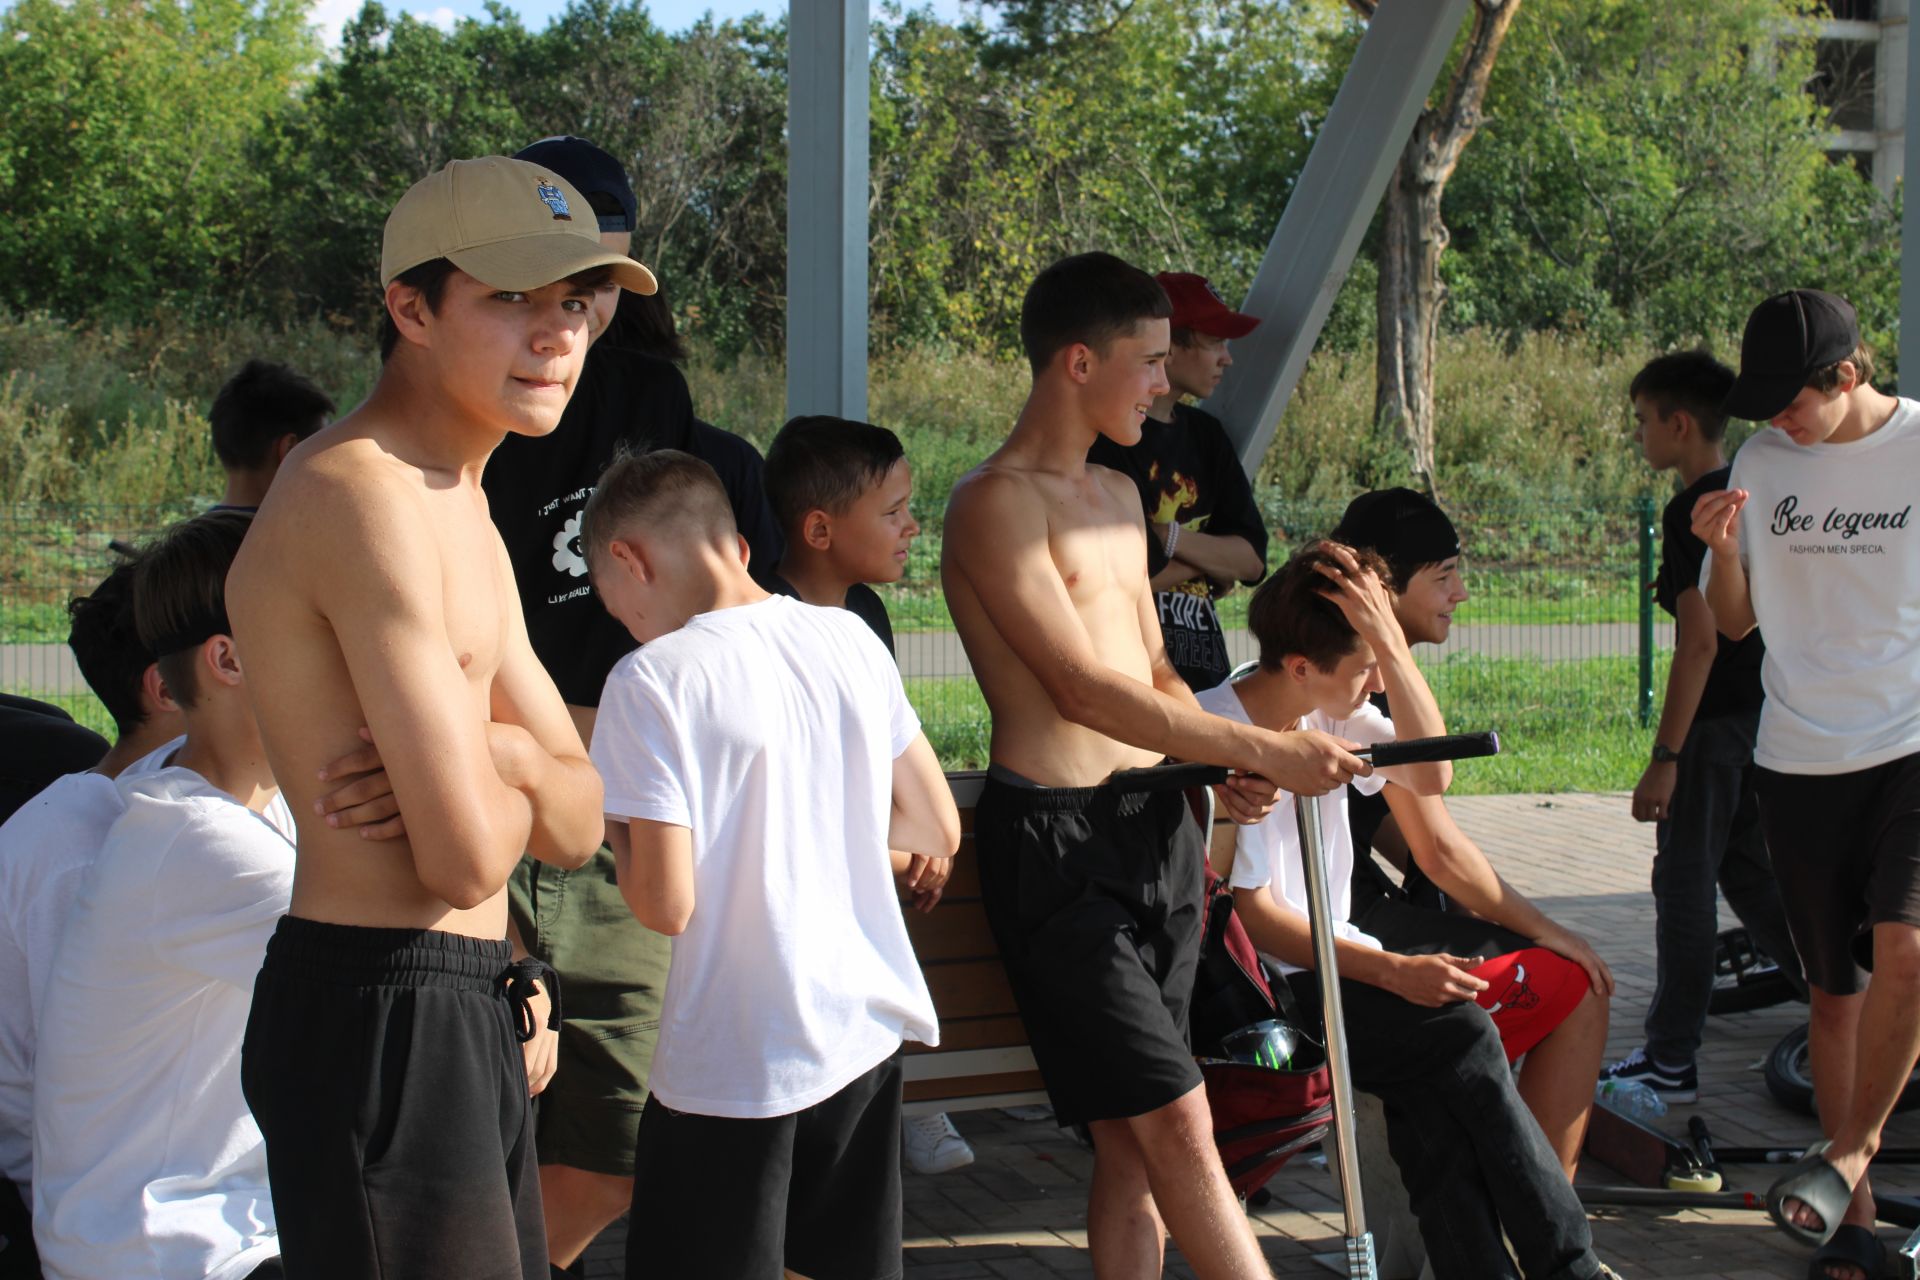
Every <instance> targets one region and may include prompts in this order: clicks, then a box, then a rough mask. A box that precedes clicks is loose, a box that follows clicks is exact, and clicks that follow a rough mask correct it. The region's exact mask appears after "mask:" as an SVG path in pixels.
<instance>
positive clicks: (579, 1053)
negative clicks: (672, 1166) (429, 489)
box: [480, 137, 780, 1267]
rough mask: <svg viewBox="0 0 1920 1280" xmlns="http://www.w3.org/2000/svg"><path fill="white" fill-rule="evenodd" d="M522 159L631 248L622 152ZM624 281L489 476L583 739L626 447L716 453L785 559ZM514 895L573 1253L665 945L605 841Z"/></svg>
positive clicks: (618, 650) (626, 1138)
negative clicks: (594, 551) (592, 539)
mask: <svg viewBox="0 0 1920 1280" xmlns="http://www.w3.org/2000/svg"><path fill="white" fill-rule="evenodd" d="M516 158H517V159H521V160H527V161H530V162H532V163H535V164H539V165H543V166H546V167H547V168H549V169H551V170H553V171H554V172H555V173H557V174H558V175H559V176H560V177H561V178H563V179H565V180H566V181H567V182H569V183H571V184H572V185H573V187H574V189H575V190H577V191H578V192H579V193H580V195H581V196H582V197H583V198H584V199H585V200H586V202H587V203H588V205H589V206H590V207H591V210H592V213H593V215H594V217H595V218H596V219H597V221H598V224H599V228H600V242H601V243H602V244H603V245H605V246H606V247H608V248H609V249H612V250H614V251H616V252H618V253H622V254H624V253H626V252H627V251H628V249H629V248H630V247H631V245H632V241H633V232H634V230H635V229H636V226H637V210H638V201H637V200H636V199H635V196H634V193H633V188H632V186H631V185H630V184H629V183H628V181H627V175H626V171H625V170H624V169H623V168H622V167H621V165H620V162H619V161H618V160H616V159H615V158H614V157H613V156H611V155H609V154H607V153H606V152H605V151H602V150H601V149H600V148H599V147H596V146H594V145H593V144H592V143H590V142H587V141H586V140H584V139H581V138H574V137H555V138H543V139H541V140H540V141H539V142H536V143H534V144H533V145H532V146H529V147H527V148H525V149H524V150H522V151H521V152H520V153H519V155H518V156H517V157H516ZM627 293H628V291H627V290H625V289H618V288H607V289H602V290H600V291H599V292H598V293H597V294H596V296H595V298H594V301H593V313H592V316H591V318H590V320H589V322H588V338H589V341H590V342H591V343H592V345H591V346H590V347H589V348H588V350H587V357H586V362H585V364H584V365H583V366H582V368H581V371H580V379H579V382H578V383H577V384H576V385H575V387H574V390H573V397H572V398H571V399H570V400H568V402H567V408H566V412H565V413H564V414H562V415H561V418H560V424H559V426H558V427H556V428H555V429H554V431H553V433H552V434H551V435H547V436H541V437H538V438H536V437H533V436H521V435H509V436H508V437H507V438H506V439H505V440H502V441H501V442H500V445H499V447H498V448H496V449H495V450H494V451H493V455H492V457H491V458H489V459H488V461H487V468H486V471H485V472H484V473H483V474H482V476H481V479H480V484H481V487H482V488H483V489H484V490H485V491H486V495H487V504H488V509H489V512H490V514H491V515H492V517H493V523H494V526H495V527H496V528H498V529H499V531H500V539H501V541H502V542H503V543H505V544H506V548H507V555H508V558H509V559H511V560H512V562H513V577H514V582H515V584H516V585H517V587H518V589H519V593H520V607H521V611H522V612H523V613H524V614H525V615H526V620H527V639H528V640H529V641H530V642H531V644H532V645H533V651H534V653H535V655H536V656H537V657H538V658H539V659H540V663H541V665H542V666H544V667H545V668H546V669H547V674H548V675H550V676H551V677H552V678H553V683H554V685H555V687H557V688H558V689H559V691H560V697H561V699H562V700H563V701H564V702H565V703H566V704H567V710H568V712H569V713H570V714H571V715H572V717H573V721H574V725H575V727H576V728H578V729H579V731H580V736H581V739H582V740H583V741H586V742H591V741H592V739H593V724H594V717H595V714H596V712H597V710H598V708H599V705H600V690H601V687H602V686H603V685H604V684H605V683H606V679H607V673H608V672H609V671H611V670H612V669H613V666H614V664H615V663H617V662H618V661H619V660H620V659H621V658H623V657H624V656H626V655H627V654H628V653H630V652H632V650H633V637H632V636H630V635H628V634H627V630H626V628H625V627H623V626H621V625H620V624H619V623H618V622H616V621H614V620H613V619H612V618H609V617H608V616H607V613H606V610H604V609H602V608H601V607H600V603H599V602H598V601H597V600H595V599H594V598H593V587H592V585H591V583H590V582H589V581H588V577H587V560H586V552H585V549H584V548H583V547H582V545H581V542H580V522H581V518H582V515H583V514H584V511H585V508H586V504H587V498H588V497H589V496H590V495H591V494H592V493H593V487H594V484H595V483H596V482H597V481H598V479H599V477H600V473H601V471H602V470H603V469H604V468H605V467H606V465H607V464H608V462H610V461H611V460H612V459H613V456H614V454H615V453H616V452H617V451H618V450H620V449H622V448H625V449H629V450H632V451H635V452H646V451H648V450H653V449H680V450H684V451H686V452H688V453H691V454H693V455H694V456H695V457H697V458H700V459H701V460H702V461H704V462H706V463H708V464H709V465H710V466H712V467H713V469H714V471H715V472H717V473H718V474H719V476H720V480H721V484H722V486H723V487H724V488H725V489H726V491H727V499H728V502H729V503H730V505H731V506H732V508H733V512H734V519H735V523H736V524H737V525H738V527H739V529H740V532H741V533H742V535H743V536H745V537H746V539H747V543H748V546H749V547H750V548H751V549H752V563H753V567H754V569H755V570H756V572H758V571H760V570H761V568H762V567H763V566H766V567H770V566H772V565H773V563H774V562H775V561H777V560H778V559H779V558H780V546H779V533H778V531H777V530H776V529H775V528H774V527H773V519H772V516H771V515H770V514H769V513H768V511H767V500H766V495H765V493H764V492H763V491H762V489H761V485H760V467H761V463H760V455H759V453H758V452H757V451H755V449H754V447H753V445H752V444H750V443H748V442H747V441H746V440H743V439H741V438H740V437H739V436H736V435H732V434H730V433H728V432H725V431H722V430H720V429H719V428H717V427H711V426H708V425H707V424H706V423H704V422H701V421H699V420H698V419H696V418H695V417H694V415H693V401H692V397H691V396H690V395H689V394H688V391H687V381H686V379H685V378H684V377H683V376H681V373H680V370H679V369H677V368H675V367H674V366H673V365H672V364H671V363H669V362H668V361H666V360H663V359H660V358H658V357H657V356H654V355H650V354H646V352H645V351H644V350H642V349H641V348H642V346H644V345H650V344H646V343H643V342H642V341H641V340H640V338H639V336H637V333H636V330H637V329H639V328H640V327H641V326H638V325H636V324H635V323H633V322H632V321H631V320H630V319H629V316H630V313H631V311H632V310H633V304H632V302H630V301H628V300H627V297H626V295H627ZM650 303H651V300H650V301H649V304H650ZM507 893H508V903H509V907H510V909H511V920H512V925H513V930H514V933H515V934H516V935H517V936H516V941H517V942H518V943H519V944H520V945H521V946H524V947H525V948H526V949H527V950H528V951H530V952H531V953H532V954H534V955H536V956H538V957H539V958H540V959H541V960H544V961H546V962H547V964H549V965H551V966H552V967H553V968H554V969H555V970H556V971H558V972H559V974H560V978H561V982H562V984H563V986H564V989H565V1011H566V1020H565V1022H564V1023H563V1024H562V1025H561V1029H560V1040H559V1046H558V1050H557V1053H558V1069H557V1070H556V1072H555V1073H554V1076H553V1081H552V1083H551V1084H550V1085H549V1086H548V1087H547V1088H546V1090H545V1091H544V1092H543V1093H542V1094H541V1097H540V1103H539V1124H540V1131H539V1148H540V1161H541V1164H540V1189H541V1198H542V1200H543V1202H544V1205H545V1210H546V1222H547V1246H548V1251H549V1256H550V1259H551V1261H552V1262H553V1263H554V1265H556V1266H561V1267H565V1266H569V1265H571V1264H572V1263H573V1262H574V1261H575V1260H576V1259H577V1258H578V1257H579V1256H580V1254H581V1253H582V1252H583V1251H585V1249H586V1247H587V1246H588V1245H589V1244H591V1243H592V1241H593V1238H594V1237H595V1236H596V1235H598V1234H599V1233H600V1231H601V1230H602V1229H603V1228H604V1227H606V1225H607V1224H608V1223H610V1222H612V1221H613V1220H614V1219H615V1218H618V1217H619V1216H620V1215H621V1214H623V1213H625V1212H626V1211H627V1209H628V1207H629V1206H630V1205H631V1204H632V1202H633V1177H632V1173H633V1139H634V1130H635V1127H636V1126H637V1125H638V1124H639V1121H640V1113H641V1109H642V1108H643V1107H644V1106H645V1105H646V1101H647V1075H648V1072H649V1070H650V1068H651V1064H652V1061H653V1050H654V1044H655V1041H656V1040H657V1038H658V1036H659V1020H660V1002H661V998H662V993H663V991H664V988H665V983H666V977H667V961H668V955H669V950H668V943H667V940H666V939H665V938H663V937H661V936H660V935H659V934H656V933H653V932H651V931H649V930H647V929H644V928H642V927H641V926H640V925H639V923H638V922H637V921H635V920H634V918H633V913H632V912H631V911H629V910H628V909H627V905H626V902H625V901H624V900H623V899H622V898H621V896H620V890H619V887H618V885H617V884H616V883H615V877H614V867H613V855H612V853H611V852H610V851H609V850H608V849H605V848H602V849H601V850H600V851H599V852H598V853H596V854H594V856H593V857H592V858H591V859H590V860H589V861H588V862H587V864H586V865H585V866H584V867H580V868H578V869H576V870H572V871H568V870H565V869H563V868H560V867H556V866H553V865H550V864H548V863H543V862H536V861H534V860H533V859H532V858H525V859H522V860H521V863H520V866H519V867H518V869H516V870H515V872H514V874H513V879H512V880H511V881H510V882H509V883H508V886H507Z"/></svg>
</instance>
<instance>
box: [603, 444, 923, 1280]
mask: <svg viewBox="0 0 1920 1280" xmlns="http://www.w3.org/2000/svg"><path fill="white" fill-rule="evenodd" d="M583 531H584V534H585V541H586V545H587V549H588V559H589V564H590V566H591V573H592V575H593V579H594V586H595V589H596V590H597V591H598V592H599V593H600V596H601V599H602V600H603V602H604V603H605V604H606V606H607V610H608V612H610V613H612V614H613V615H614V617H616V618H618V619H619V620H620V621H621V622H623V623H624V624H626V626H627V628H628V630H629V631H631V632H632V633H633V637H634V639H635V640H636V641H638V642H640V643H641V644H642V645H643V646H644V647H642V648H641V649H640V650H638V651H637V652H635V653H633V654H632V655H630V656H628V657H627V658H624V659H622V660H621V662H620V663H619V665H617V666H616V667H614V669H613V672H612V674H611V675H609V676H608V678H607V685H606V689H605V690H604V692H603V693H602V695H601V700H600V714H599V718H598V719H597V721H596V722H595V725H594V734H593V746H592V755H593V761H594V764H595V766H596V767H597V768H598V769H599V770H600V773H601V776H602V777H603V778H604V779H605V780H606V794H607V799H606V809H607V813H608V816H609V818H610V819H612V820H613V821H610V822H609V824H608V828H609V834H610V835H611V836H612V837H613V848H614V857H615V861H616V863H617V865H618V870H619V881H620V890H621V893H622V894H623V895H624V896H625V897H626V900H627V903H628V905H629V906H631V907H632V908H633V912H634V915H635V916H636V917H638V918H639V920H640V922H641V923H642V924H644V925H646V926H647V927H648V928H650V929H655V930H658V931H659V932H661V933H665V934H668V935H670V936H672V937H673V940H674V941H673V953H674V954H673V963H672V967H671V968H670V970H669V973H668V978H667V991H666V999H665V1004H664V1006H663V1009H662V1013H661V1026H660V1045H659V1048H658V1050H657V1051H656V1054H655V1057H654V1061H653V1071H652V1075H651V1077H650V1080H649V1085H650V1088H651V1091H652V1096H651V1097H649V1098H648V1100H647V1105H646V1110H645V1111H644V1112H643V1113H642V1116H641V1121H640V1136H639V1141H638V1143H637V1146H636V1148H635V1156H634V1210H633V1214H634V1221H635V1229H634V1231H633V1232H632V1233H631V1237H630V1239H631V1243H630V1244H629V1246H628V1250H629V1253H628V1268H629V1270H630V1271H631V1272H632V1273H633V1274H635V1275H639V1274H643V1273H644V1274H659V1275H671V1276H675V1277H684V1278H690V1280H698V1278H700V1277H712V1280H777V1278H778V1277H779V1276H781V1274H782V1269H783V1268H791V1269H792V1270H794V1271H797V1272H799V1273H800V1274H802V1275H805V1276H808V1277H811V1280H885V1278H886V1277H891V1276H898V1275H899V1274H900V1272H901V1266H902V1258H901V1190H900V1188H901V1183H900V1096H901V1067H900V1046H901V1042H902V1041H903V1040H908V1039H911V1040H918V1041H921V1042H923V1043H926V1044H935V1043H938V1039H939V1033H938V1029H937V1027H936V1024H935V1021H934V1012H933V1001H932V999H931V997H930V996H929V995H928V993H927V987H926V983H925V981H924V980H923V979H922V977H921V975H920V969H919V966H918V964H917V963H916V961H915V959H914V956H913V950H912V948H911V946H910V945H909V943H908V939H907V932H906V924H905V921H904V920H903V918H902V916H901V912H900V905H899V902H898V900H897V898H896V896H895V891H894V880H893V872H892V867H891V862H890V856H889V850H890V849H897V850H903V851H905V852H907V853H912V854H924V855H927V856H929V857H932V858H939V859H946V858H951V857H952V856H953V854H954V852H955V851H956V850H957V849H958V848H959V843H960V819H959V814H958V813H957V812H956V811H955V809H954V805H953V796H952V793H951V791H949V790H948V787H947V783H946V778H945V776H944V775H943V774H942V773H941V771H940V765H939V761H938V760H937V759H936V758H935V757H934V754H933V749H932V747H931V746H929V745H928V743H927V740H926V736H925V735H924V734H922V733H921V732H920V722H919V720H918V718H917V717H916V716H915V715H914V713H913V710H912V708H911V707H909V706H908V705H907V699H906V691H905V689H904V688H903V687H902V685H901V683H900V676H899V672H898V671H897V670H896V669H895V667H894V665H893V660H892V658H891V656H890V655H889V654H888V653H887V650H886V648H885V646H884V645H882V644H881V643H880V641H879V640H878V639H877V638H876V637H875V636H874V634H873V632H872V631H871V630H869V629H868V627H867V625H866V623H864V622H862V621H861V620H860V619H858V618H856V617H855V616H854V615H853V614H851V613H850V612H848V611H847V610H845V609H830V608H821V607H817V606H814V605H808V604H803V603H801V602H799V601H797V600H793V599H789V598H787V597H785V596H770V595H768V594H767V592H766V591H765V590H763V589H762V588H761V587H760V586H759V585H758V584H756V583H755V582H754V581H753V579H752V578H751V577H750V576H749V575H748V573H747V565H746V555H745V549H744V543H743V541H742V539H741V538H740V536H739V534H738V532H737V531H736V529H735V527H734V523H733V513H732V511H731V509H730V508H729V507H728V505H727V498H726V491H725V490H724V489H722V488H721V486H720V482H719V479H718V477H717V476H716V475H715V474H714V472H713V469H712V468H711V467H709V466H707V465H706V464H705V463H703V462H701V461H700V460H698V459H697V458H693V457H691V456H690V455H687V454H683V453H679V452H676V451H674V450H660V451H656V452H653V453H649V454H646V455H643V456H639V457H625V458H621V459H619V460H617V461H615V463H614V464H613V465H612V466H611V467H609V468H608V469H607V472H606V474H605V475H603V476H602V477H601V478H600V483H599V485H598V487H597V488H596V489H595V490H594V494H593V497H592V499H591V500H590V501H589V502H588V504H587V509H586V518H585V520H584V522H583Z"/></svg>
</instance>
